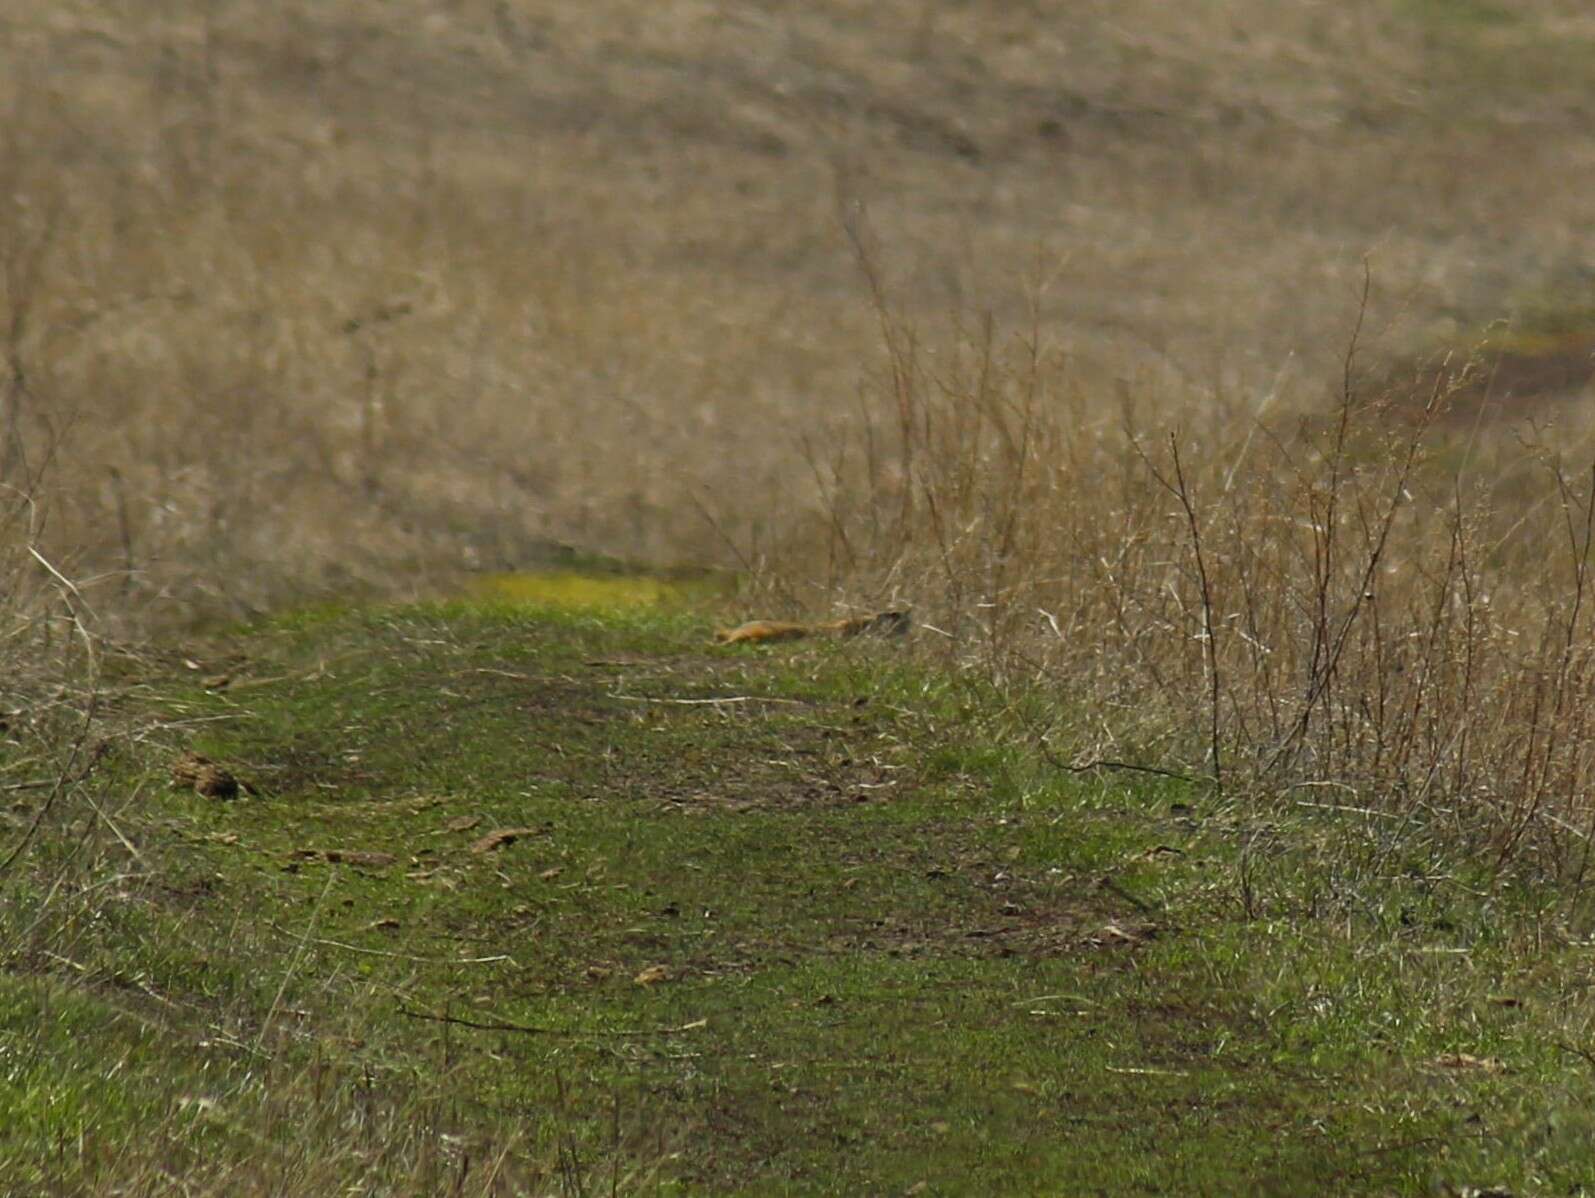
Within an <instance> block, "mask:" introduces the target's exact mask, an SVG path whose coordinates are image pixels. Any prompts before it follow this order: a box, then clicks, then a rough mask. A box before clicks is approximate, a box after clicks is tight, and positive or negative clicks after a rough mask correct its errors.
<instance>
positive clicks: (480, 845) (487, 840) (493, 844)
mask: <svg viewBox="0 0 1595 1198" xmlns="http://www.w3.org/2000/svg"><path fill="white" fill-rule="evenodd" d="M542 834H543V829H542V828H499V829H497V830H496V831H492V832H489V833H488V834H487V835H486V836H484V837H482V838H481V839H480V840H477V841H474V842H472V844H471V852H473V853H491V852H493V851H494V850H495V849H501V848H503V847H504V846H505V845H507V844H514V843H515V842H516V841H517V840H519V839H521V837H523V836H541V835H542Z"/></svg>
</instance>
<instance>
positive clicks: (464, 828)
mask: <svg viewBox="0 0 1595 1198" xmlns="http://www.w3.org/2000/svg"><path fill="white" fill-rule="evenodd" d="M481 822H482V821H481V820H480V819H479V818H478V817H476V816H474V815H456V816H455V817H454V818H453V819H451V820H450V821H449V822H448V823H446V824H444V825H443V826H444V827H445V828H446V829H448V830H449V831H450V832H469V831H470V830H471V829H472V828H474V827H476V825H477V824H479V823H481Z"/></svg>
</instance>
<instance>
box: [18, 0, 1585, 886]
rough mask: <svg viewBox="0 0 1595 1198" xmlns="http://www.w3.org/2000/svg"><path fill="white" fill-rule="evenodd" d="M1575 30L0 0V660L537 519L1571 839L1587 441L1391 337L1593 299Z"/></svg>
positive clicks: (1246, 757)
mask: <svg viewBox="0 0 1595 1198" xmlns="http://www.w3.org/2000/svg"><path fill="white" fill-rule="evenodd" d="M1592 41H1595V28H1592V27H1591V25H1590V22H1589V20H1588V18H1587V17H1585V16H1584V15H1583V7H1582V5H1581V4H1578V3H1574V2H1572V0H1541V2H1539V3H1535V4H1532V5H1514V6H1512V7H1511V9H1510V11H1509V12H1508V11H1507V10H1506V9H1505V8H1501V9H1496V8H1494V7H1492V6H1489V5H1486V4H1477V5H1463V6H1456V5H1439V4H1432V3H1424V2H1420V0H1411V2H1408V3H1390V4H1374V3H1366V4H1358V5H1349V6H1331V7H1329V8H1326V7H1325V6H1323V5H1320V4H1316V3H1305V2H1303V3H1291V4H1283V5H1281V4H1277V3H1263V2H1262V0H1235V2H1233V3H1227V4H1222V5H1219V4H1210V5H1196V6H1185V7H1182V8H1180V9H1179V10H1178V11H1174V10H1171V9H1170V8H1169V6H1167V5H1162V4H1152V3H1137V4H1132V5H1123V4H1086V5H1069V6H1058V5H1051V4H1044V3H1036V4H1026V5H1001V6H988V5H967V6H959V5H951V4H948V5H936V4H922V3H908V2H907V0H902V2H901V3H891V4H884V5H869V6H853V5H846V4H841V3H835V4H823V5H818V6H808V7H806V8H804V9H803V10H802V11H801V12H792V11H789V10H788V8H787V6H776V5H744V6H737V7H735V8H728V9H721V8H719V7H716V6H712V5H708V4H698V3H674V4H668V5H661V4H653V3H641V2H629V0H615V2H612V3H606V4H602V5H561V4H552V3H546V2H543V0H519V2H516V3H488V2H487V0H461V2H460V3H457V4H454V5H450V6H447V7H441V8H440V7H438V6H434V5H423V4H420V3H419V2H418V0H416V2H410V0H405V2H402V3H397V4H395V3H391V2H389V3H376V2H374V0H372V2H367V3H360V2H350V3H343V4H339V5H331V6H329V5H312V4H308V3H293V4H265V3H258V2H249V3H242V4H232V5H223V4H220V3H213V4H207V5H199V6H196V5H192V4H177V3H162V2H160V0H137V2H136V3H132V4H117V5H112V4H108V3H95V2H90V0H85V2H83V3H78V4H74V5H55V6H50V7H49V8H48V10H46V9H42V8H41V9H39V10H38V11H37V12H36V13H29V14H20V15H9V16H7V17H5V18H3V19H0V62H3V64H4V66H5V69H4V70H3V71H0V79H3V80H4V83H3V84H0V110H3V111H4V112H5V114H6V121H5V134H4V144H3V146H0V172H3V180H0V232H3V238H0V248H3V253H0V338H3V343H0V355H3V357H4V361H5V365H6V369H5V373H4V377H3V378H0V418H3V419H0V482H3V484H4V485H5V487H6V488H7V489H6V491H5V492H4V495H5V500H4V502H5V504H6V508H5V516H6V523H5V525H4V531H3V540H0V553H3V554H4V555H5V556H4V559H3V561H0V569H4V570H5V571H6V573H5V578H6V579H7V595H8V600H9V602H8V603H7V605H6V610H5V616H6V618H7V619H8V620H10V621H11V624H10V625H8V627H7V632H8V636H9V637H10V639H9V640H8V642H7V644H8V645H9V646H10V648H11V649H12V650H13V653H12V659H13V660H14V661H17V662H24V661H26V662H30V663H32V664H34V665H35V666H37V665H39V664H40V663H41V662H43V660H44V654H43V652H42V651H43V650H44V649H46V648H48V650H49V652H50V653H53V654H56V655H57V658H56V660H55V664H54V665H52V666H51V667H50V669H48V670H38V671H35V672H36V673H37V674H38V676H40V677H52V676H58V667H59V666H60V665H61V664H62V659H61V658H60V656H59V655H60V654H62V653H67V654H74V653H75V654H81V653H84V652H87V651H88V650H87V649H85V648H84V646H85V645H86V644H87V643H88V642H86V641H85V639H84V638H83V637H82V636H81V635H79V630H81V629H83V628H86V627H89V626H91V625H92V627H94V628H95V629H96V630H98V631H100V632H110V633H115V634H125V633H130V632H142V631H147V630H149V629H151V628H155V627H159V626H162V625H170V624H173V623H184V622H191V621H193V620H195V619H201V618H206V617H211V616H216V615H224V616H236V615H240V614H247V613H251V612H255V611H259V610H261V609H263V608H265V607H267V606H270V605H272V604H275V603H280V602H283V601H284V600H286V599H288V598H299V597H304V596H307V595H315V594H325V593H340V594H346V593H349V592H351V591H361V590H365V591H380V592H394V591H401V592H402V591H405V590H412V589H420V588H424V587H426V586H428V585H431V584H432V583H433V582H434V581H435V580H437V579H439V578H443V577H447V576H449V575H452V574H454V573H456V572H458V571H460V570H462V569H476V568H485V567H515V566H522V565H528V564H535V563H536V562H538V561H540V560H544V559H546V558H547V557H548V556H549V555H550V554H551V553H552V552H553V551H554V549H555V547H557V546H560V545H566V544H569V545H575V546H578V547H580V548H581V549H583V550H586V551H593V552H599V553H607V554H613V555H616V556H620V557H624V558H628V559H634V560H648V561H656V562H675V563H697V564H721V565H726V564H729V565H740V566H744V567H748V568H750V569H751V570H752V571H753V572H754V573H755V574H756V575H757V576H758V577H759V578H760V579H762V580H763V581H764V582H766V583H767V584H768V585H769V587H770V593H771V594H773V595H776V596H778V597H780V598H782V599H783V600H785V601H786V602H787V603H788V605H789V606H791V607H794V608H796V607H807V608H822V607H831V606H835V605H837V604H846V603H848V602H852V601H854V600H865V599H867V600H870V601H873V602H877V603H878V602H884V601H888V600H890V601H893V602H895V601H897V600H905V601H912V602H913V603H914V604H915V606H916V607H917V608H918V609H919V611H921V612H922V613H924V614H926V615H928V616H929V617H930V619H931V622H932V623H935V624H936V625H937V626H938V627H940V628H942V629H943V630H944V631H945V632H946V633H947V634H948V638H947V645H948V648H949V651H950V652H952V653H954V654H956V655H958V656H959V657H960V658H962V659H965V660H967V659H969V658H971V657H978V658H979V659H980V660H982V661H983V662H984V663H985V664H986V665H987V666H988V667H989V668H990V669H991V670H992V671H993V672H995V673H996V674H997V675H998V676H999V677H1002V678H1005V679H1012V680H1022V679H1027V678H1034V677H1043V678H1051V679H1057V680H1060V681H1059V685H1060V686H1061V687H1062V688H1063V689H1064V690H1065V691H1066V692H1067V693H1068V694H1070V695H1072V696H1077V697H1078V703H1077V705H1076V706H1075V708H1074V710H1075V711H1076V713H1077V715H1076V717H1075V719H1074V722H1075V724H1076V727H1075V729H1074V731H1075V732H1076V733H1077V734H1080V735H1086V736H1087V739H1088V742H1089V743H1097V742H1100V743H1101V744H1102V745H1103V746H1104V747H1106V746H1110V745H1112V744H1115V743H1117V742H1119V741H1122V740H1124V739H1126V738H1130V739H1139V740H1140V742H1141V743H1140V745H1139V746H1138V749H1139V750H1140V751H1144V752H1157V753H1163V754H1165V755H1170V756H1179V757H1183V758H1186V759H1189V758H1190V757H1191V755H1192V753H1193V752H1195V751H1196V749H1195V748H1193V746H1199V747H1200V751H1201V752H1202V753H1205V755H1206V756H1207V758H1208V759H1209V760H1208V765H1207V767H1206V768H1207V769H1208V770H1210V771H1211V772H1213V773H1214V774H1215V775H1217V774H1219V773H1220V772H1223V773H1225V774H1226V775H1227V776H1228V779H1229V780H1230V781H1231V782H1232V783H1239V782H1241V781H1243V780H1244V781H1247V782H1249V783H1252V782H1267V783H1268V784H1269V785H1270V786H1274V787H1277V786H1279V785H1280V784H1285V785H1295V784H1308V783H1311V784H1326V785H1327V784H1333V785H1334V786H1336V787H1350V788H1352V789H1353V790H1354V791H1355V795H1354V797H1350V798H1348V799H1347V801H1348V802H1354V803H1358V804H1363V803H1374V802H1376V801H1377V802H1380V803H1383V802H1395V803H1398V804H1404V805H1407V806H1413V807H1422V808H1424V809H1425V810H1428V811H1430V812H1431V813H1433V814H1434V815H1435V816H1436V818H1437V820H1438V821H1439V822H1441V823H1445V822H1450V823H1454V824H1456V825H1457V826H1460V827H1463V828H1466V829H1468V830H1469V833H1470V835H1473V836H1475V837H1476V838H1477V839H1478V840H1479V841H1480V842H1481V843H1485V844H1488V845H1489V846H1490V848H1491V851H1492V852H1495V853H1497V854H1498V855H1499V856H1500V857H1501V858H1502V859H1503V860H1504V859H1506V858H1509V857H1511V856H1512V854H1513V853H1514V852H1515V850H1516V849H1517V848H1518V847H1519V846H1520V845H1521V844H1522V843H1524V837H1525V836H1526V834H1527V831H1528V830H1529V829H1530V828H1533V829H1536V830H1537V832H1536V837H1535V838H1534V839H1535V843H1542V844H1545V845H1547V846H1549V847H1550V848H1552V849H1554V850H1556V856H1555V859H1556V860H1557V861H1560V862H1564V863H1565V861H1566V860H1567V859H1568V858H1567V853H1566V850H1567V849H1569V848H1570V847H1577V846H1580V845H1582V844H1583V843H1584V841H1583V839H1581V837H1583V835H1584V834H1585V832H1587V828H1586V824H1587V817H1586V816H1585V814H1584V813H1583V811H1582V808H1581V805H1580V802H1579V801H1577V799H1576V796H1578V795H1579V794H1581V793H1582V788H1583V786H1584V784H1585V781H1586V780H1587V777H1588V771H1589V768H1590V764H1591V763H1590V761H1589V753H1588V750H1587V748H1586V746H1585V743H1584V732H1585V729H1586V721H1587V718H1588V713H1587V712H1586V710H1585V708H1586V706H1587V703H1586V699H1585V695H1586V692H1587V690H1588V681H1587V678H1586V659H1585V653H1586V650H1585V645H1586V642H1587V622H1588V619H1589V613H1588V611H1587V610H1586V609H1587V608H1588V607H1589V606H1590V604H1589V603H1587V602H1585V600H1584V598H1583V593H1582V592H1583V588H1584V581H1585V573H1584V569H1585V568H1584V564H1583V563H1584V561H1585V557H1586V553H1587V549H1588V538H1587V532H1586V531H1585V530H1586V528H1587V523H1586V521H1587V517H1588V512H1589V502H1590V499H1589V485H1588V480H1587V479H1585V477H1584V475H1583V466H1582V463H1581V462H1580V461H1579V460H1578V458H1577V454H1576V453H1574V452H1573V450H1572V449H1571V446H1573V445H1575V444H1580V443H1581V442H1580V441H1578V439H1577V436H1578V435H1581V434H1579V433H1578V430H1577V429H1573V428H1570V427H1569V425H1570V424H1571V423H1572V421H1571V420H1570V418H1569V416H1568V413H1567V412H1566V411H1565V410H1559V409H1557V408H1556V407H1555V405H1554V404H1547V405H1545V406H1541V407H1538V408H1536V409H1535V410H1534V415H1535V416H1536V418H1537V419H1538V420H1540V421H1542V422H1544V421H1546V420H1549V419H1551V418H1552V417H1555V416H1557V415H1558V412H1559V411H1560V424H1559V426H1558V427H1557V428H1556V430H1555V431H1554V432H1550V433H1548V432H1546V431H1544V429H1543V428H1542V429H1540V430H1539V431H1535V432H1532V433H1530V434H1529V437H1528V440H1529V444H1528V447H1527V448H1524V446H1523V440H1522V436H1521V434H1522V430H1521V428H1520V427H1518V426H1516V425H1513V426H1510V427H1509V426H1507V425H1505V424H1503V423H1493V424H1491V425H1489V426H1488V427H1486V426H1484V425H1483V424H1481V423H1478V422H1474V423H1471V424H1466V425H1465V426H1459V425H1458V424H1457V422H1456V421H1454V420H1453V421H1449V422H1448V421H1445V420H1440V419H1436V418H1431V417H1430V416H1425V415H1416V416H1415V415H1414V414H1413V413H1414V412H1422V410H1423V408H1424V402H1425V395H1426V393H1425V392H1424V391H1423V390H1422V389H1421V388H1420V389H1419V392H1418V393H1419V399H1418V400H1417V401H1414V400H1412V399H1411V396H1410V389H1409V390H1408V391H1406V392H1404V391H1403V389H1402V388H1400V387H1397V388H1394V389H1392V387H1391V386H1390V385H1389V383H1388V380H1389V379H1390V378H1392V377H1395V378H1398V379H1401V378H1403V377H1407V376H1413V377H1420V376H1421V377H1434V374H1433V371H1430V374H1429V375H1427V376H1424V375H1422V372H1421V371H1417V370H1411V369H1409V368H1407V367H1405V366H1402V365H1400V364H1401V363H1402V362H1404V361H1406V360H1407V358H1408V356H1409V355H1411V354H1414V353H1418V352H1423V351H1428V350H1432V349H1433V348H1435V347H1436V346H1445V345H1447V344H1451V343H1454V342H1457V341H1458V340H1461V341H1464V342H1465V341H1467V340H1468V338H1469V337H1470V336H1471V334H1470V332H1469V330H1475V329H1480V328H1483V327H1484V326H1485V325H1486V324H1488V323H1489V322H1490V321H1493V320H1496V319H1498V318H1502V317H1505V318H1511V317H1513V316H1514V315H1516V314H1519V313H1521V312H1523V311H1526V310H1530V309H1532V310H1535V311H1546V310H1551V311H1557V310H1564V309H1569V308H1578V309H1581V310H1583V309H1587V307H1588V301H1587V290H1588V286H1589V277H1590V276H1589V271H1590V264H1589V261H1588V254H1587V251H1586V250H1585V248H1584V244H1583V242H1582V240H1581V239H1582V238H1584V236H1585V230H1587V229H1588V228H1589V227H1590V226H1591V224H1592V223H1595V189H1591V188H1590V187H1588V186H1587V181H1588V174H1589V168H1590V165H1591V159H1590V150H1589V146H1588V143H1587V137H1586V136H1585V131H1586V130H1587V128H1588V123H1589V120H1590V118H1591V117H1592V116H1595V73H1592V72H1591V70H1590V68H1589V66H1588V63H1589V62H1590V61H1592V60H1591V59H1590V57H1589V54H1588V51H1589V49H1590V48H1591V46H1590V44H1591V42H1592ZM849 232H851V234H852V237H851V238H850V237H849V235H848V234H849ZM1365 261H1368V262H1370V263H1371V264H1372V274H1371V279H1372V284H1371V290H1370V291H1369V292H1368V293H1367V294H1366V295H1365V293H1364V288H1363V279H1364V273H1363V272H1364V262H1365ZM861 264H862V265H863V266H864V270H863V271H861V270H860V265H861ZM872 287H873V294H872ZM872 301H873V302H872ZM949 312H952V313H961V314H968V315H967V316H960V317H955V318H954V319H952V320H951V321H950V322H949V321H948V320H947V317H946V314H947V313H949ZM1354 324H1360V326H1361V333H1360V336H1359V340H1358V345H1357V353H1356V355H1355V357H1354V361H1353V363H1352V366H1353V369H1352V370H1351V371H1350V372H1349V374H1350V378H1349V382H1346V383H1344V384H1343V381H1342V378H1341V374H1342V370H1341V365H1342V358H1343V357H1344V356H1346V346H1347V342H1348V339H1349V338H1350V337H1351V332H1350V330H1351V329H1352V327H1353V326H1354ZM1014 329H1019V330H1023V331H1022V332H1021V333H1019V334H1018V335H1017V336H1016V335H1015V334H1014V333H1013V332H1012V330H1014ZM927 330H930V331H927ZM883 334H884V335H883ZM882 344H884V346H885V348H886V353H885V355H884V357H882V356H881V355H880V353H879V350H880V347H881V346H882ZM871 363H877V364H878V365H877V366H875V367H872V366H871ZM861 377H862V379H863V385H862V387H861V385H860V380H861ZM1443 378H1444V379H1445V380H1447V381H1446V387H1445V388H1443V389H1449V387H1450V385H1451V382H1452V381H1454V373H1446V374H1443ZM1373 379H1378V380H1382V381H1381V382H1380V383H1378V384H1377V385H1375V384H1374V383H1372V382H1370V381H1369V380H1373ZM1564 381H1565V380H1564ZM1569 385H1570V386H1576V376H1575V380H1574V382H1573V383H1572V384H1569ZM1443 401H1444V397H1442V402H1441V404H1440V405H1439V406H1444V402H1443ZM1337 413H1338V414H1337ZM1512 414H1513V415H1520V414H1521V413H1520V412H1519V411H1517V410H1514V411H1513V413H1512ZM1392 429H1394V430H1396V431H1395V433H1394V434H1392V433H1391V430H1392ZM1409 432H1410V438H1409ZM1392 442H1393V443H1392ZM1550 446H1555V447H1556V449H1555V452H1552V450H1551V449H1550V448H1547V447H1550ZM1547 561H1550V562H1551V563H1552V568H1551V569H1547V568H1546V566H1545V563H1546V562H1547ZM45 563H48V565H46V564H45ZM68 579H70V580H72V581H71V582H70V583H69V582H67V581H66V580H68ZM1569 796H1575V798H1569ZM1552 815H1554V819H1551V818H1549V817H1550V816H1552ZM1569 828H1574V829H1579V830H1580V831H1577V832H1574V831H1570V830H1568V829H1569ZM1578 869H1579V870H1580V871H1581V870H1582V865H1581V864H1580V865H1579V866H1578Z"/></svg>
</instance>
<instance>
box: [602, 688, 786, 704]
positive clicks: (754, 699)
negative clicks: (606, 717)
mask: <svg viewBox="0 0 1595 1198" xmlns="http://www.w3.org/2000/svg"><path fill="white" fill-rule="evenodd" d="M604 693H605V694H606V695H608V696H609V697H610V698H611V699H624V700H625V701H626V702H628V703H675V704H679V705H681V706H683V707H698V706H705V705H707V706H714V705H716V704H721V703H790V704H791V705H792V706H794V707H806V706H808V702H807V700H804V699H776V698H772V697H771V696H769V695H727V696H726V697H725V698H723V699H650V698H649V697H648V696H647V695H623V694H621V693H620V692H619V691H605V692H604Z"/></svg>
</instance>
